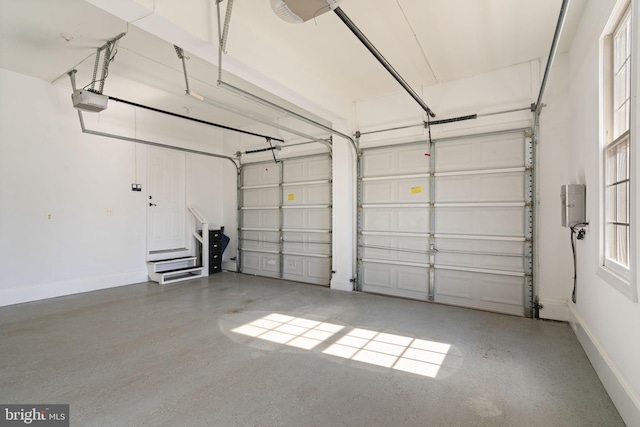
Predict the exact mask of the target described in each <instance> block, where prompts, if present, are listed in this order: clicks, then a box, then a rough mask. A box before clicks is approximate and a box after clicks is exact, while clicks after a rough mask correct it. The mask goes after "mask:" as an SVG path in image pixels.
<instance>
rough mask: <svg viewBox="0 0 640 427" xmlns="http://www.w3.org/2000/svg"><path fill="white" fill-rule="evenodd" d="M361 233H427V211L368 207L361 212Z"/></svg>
mask: <svg viewBox="0 0 640 427" xmlns="http://www.w3.org/2000/svg"><path fill="white" fill-rule="evenodd" d="M362 224H363V227H362V228H363V231H391V232H408V233H428V232H429V211H428V210H427V209H425V208H402V209H399V208H386V207H376V208H373V207H369V208H366V209H363V211H362Z"/></svg>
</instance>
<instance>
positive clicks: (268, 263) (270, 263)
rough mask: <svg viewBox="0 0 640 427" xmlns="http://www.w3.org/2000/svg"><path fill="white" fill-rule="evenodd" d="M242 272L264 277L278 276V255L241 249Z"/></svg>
mask: <svg viewBox="0 0 640 427" xmlns="http://www.w3.org/2000/svg"><path fill="white" fill-rule="evenodd" d="M242 272H243V273H247V274H255V275H257V276H264V277H280V256H279V255H278V254H269V253H260V252H251V251H242Z"/></svg>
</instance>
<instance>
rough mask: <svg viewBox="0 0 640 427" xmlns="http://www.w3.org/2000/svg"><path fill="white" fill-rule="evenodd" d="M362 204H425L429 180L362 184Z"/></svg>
mask: <svg viewBox="0 0 640 427" xmlns="http://www.w3.org/2000/svg"><path fill="white" fill-rule="evenodd" d="M362 202H363V203H427V202H429V178H407V179H397V180H383V181H379V180H377V181H367V182H363V183H362Z"/></svg>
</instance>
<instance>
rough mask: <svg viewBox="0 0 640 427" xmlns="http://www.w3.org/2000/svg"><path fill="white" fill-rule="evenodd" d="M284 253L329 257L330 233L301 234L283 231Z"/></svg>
mask: <svg viewBox="0 0 640 427" xmlns="http://www.w3.org/2000/svg"><path fill="white" fill-rule="evenodd" d="M282 237H283V248H282V250H283V251H284V252H302V253H312V254H320V255H331V234H330V233H303V232H294V231H285V232H284V233H282Z"/></svg>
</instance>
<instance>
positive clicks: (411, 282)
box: [361, 261, 429, 300]
mask: <svg viewBox="0 0 640 427" xmlns="http://www.w3.org/2000/svg"><path fill="white" fill-rule="evenodd" d="M361 270H362V274H363V276H364V277H363V285H362V290H363V291H365V292H375V293H380V294H390V295H396V296H402V297H406V298H413V299H422V300H426V299H427V295H428V288H429V286H428V281H429V271H428V269H427V268H426V267H411V266H402V265H392V264H380V263H374V262H368V261H363V262H362V268H361Z"/></svg>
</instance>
